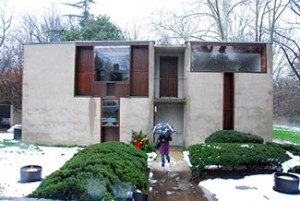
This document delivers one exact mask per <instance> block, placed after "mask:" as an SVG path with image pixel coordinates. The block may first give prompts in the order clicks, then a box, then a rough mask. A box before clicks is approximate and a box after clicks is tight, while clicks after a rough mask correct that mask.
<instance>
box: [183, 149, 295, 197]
mask: <svg viewBox="0 0 300 201" xmlns="http://www.w3.org/2000/svg"><path fill="white" fill-rule="evenodd" d="M287 153H288V155H289V156H290V157H291V159H290V160H288V161H286V162H284V163H283V164H282V168H283V172H287V170H288V169H289V168H292V167H294V166H297V165H300V157H299V156H294V155H293V154H291V153H289V152H287ZM187 156H188V152H184V158H185V160H187V161H188V163H189V164H190V161H189V158H188V157H187ZM296 175H297V176H299V177H300V175H299V174H296ZM199 186H200V187H201V188H202V190H203V191H204V193H205V195H206V197H207V198H208V199H209V200H215V199H216V200H218V201H241V200H243V201H253V200H255V201H267V200H271V201H284V200H288V201H299V200H300V194H296V195H290V194H284V193H279V192H276V191H274V190H273V186H274V174H261V175H252V176H246V177H244V178H243V179H220V178H216V179H209V180H205V181H201V182H200V183H199ZM299 190H300V184H299Z"/></svg>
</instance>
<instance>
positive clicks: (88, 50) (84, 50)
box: [76, 47, 94, 72]
mask: <svg viewBox="0 0 300 201" xmlns="http://www.w3.org/2000/svg"><path fill="white" fill-rule="evenodd" d="M76 50H77V52H76V57H77V62H76V71H77V72H93V65H94V64H93V62H94V52H93V47H77V49H76Z"/></svg>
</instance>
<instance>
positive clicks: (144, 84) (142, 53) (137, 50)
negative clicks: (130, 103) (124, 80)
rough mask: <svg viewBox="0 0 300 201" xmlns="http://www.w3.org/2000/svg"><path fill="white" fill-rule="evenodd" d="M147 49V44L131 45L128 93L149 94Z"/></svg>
mask: <svg viewBox="0 0 300 201" xmlns="http://www.w3.org/2000/svg"><path fill="white" fill-rule="evenodd" d="M148 72H149V50H148V46H132V47H131V74H130V75H131V76H130V95H131V96H148V95H149V73H148Z"/></svg>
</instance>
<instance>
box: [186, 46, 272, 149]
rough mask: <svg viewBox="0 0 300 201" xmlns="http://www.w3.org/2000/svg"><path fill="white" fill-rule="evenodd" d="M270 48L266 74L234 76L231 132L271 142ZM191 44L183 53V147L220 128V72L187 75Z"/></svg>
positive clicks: (221, 82) (197, 141)
mask: <svg viewBox="0 0 300 201" xmlns="http://www.w3.org/2000/svg"><path fill="white" fill-rule="evenodd" d="M271 55H272V46H271V45H267V73H235V74H234V85H235V89H234V92H235V94H234V112H235V113H234V129H235V130H240V131H244V132H250V133H253V134H257V135H259V136H262V137H263V138H264V139H265V141H270V140H271V139H272V115H273V102H272V101H273V88H272V57H271ZM190 58H191V52H190V44H189V43H188V44H187V49H186V53H185V88H184V90H185V97H186V105H185V109H184V110H185V111H184V117H185V119H184V122H185V129H184V130H185V136H184V138H185V146H186V147H188V146H190V145H192V144H197V143H204V140H205V138H206V137H208V136H209V135H210V134H211V133H213V132H215V131H217V130H222V129H223V80H224V75H223V73H206V72H190Z"/></svg>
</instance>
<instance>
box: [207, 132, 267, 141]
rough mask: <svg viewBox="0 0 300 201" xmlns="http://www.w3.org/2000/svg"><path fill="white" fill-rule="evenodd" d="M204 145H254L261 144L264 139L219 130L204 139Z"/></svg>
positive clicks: (248, 134)
mask: <svg viewBox="0 0 300 201" xmlns="http://www.w3.org/2000/svg"><path fill="white" fill-rule="evenodd" d="M205 143H254V144H262V143H264V139H263V138H262V137H260V136H257V135H253V134H251V133H244V132H240V131H236V130H220V131H216V132H214V133H212V134H211V135H210V136H209V137H207V138H206V139H205Z"/></svg>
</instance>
